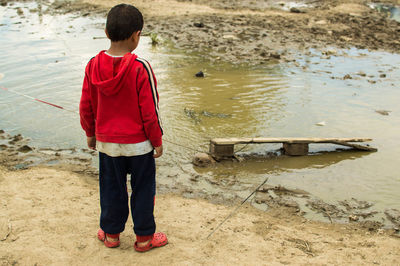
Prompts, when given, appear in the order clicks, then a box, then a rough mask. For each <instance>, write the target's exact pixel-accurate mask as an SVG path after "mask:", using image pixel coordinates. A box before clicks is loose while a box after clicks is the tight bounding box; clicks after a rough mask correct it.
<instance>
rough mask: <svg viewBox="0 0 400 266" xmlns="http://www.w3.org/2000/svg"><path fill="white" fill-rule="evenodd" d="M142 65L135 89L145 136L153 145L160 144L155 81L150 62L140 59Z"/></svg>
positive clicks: (157, 98) (161, 132)
mask: <svg viewBox="0 0 400 266" xmlns="http://www.w3.org/2000/svg"><path fill="white" fill-rule="evenodd" d="M140 62H141V63H142V66H143V67H141V68H140V70H139V71H138V77H137V89H138V96H139V108H140V115H141V117H142V122H143V125H144V130H145V133H146V136H147V137H148V138H149V140H150V142H151V144H152V145H153V147H159V146H161V145H162V135H163V129H162V122H161V118H160V110H159V107H158V101H159V97H158V92H157V81H156V78H155V76H154V73H153V70H152V69H151V66H150V64H149V63H148V62H147V61H145V60H140Z"/></svg>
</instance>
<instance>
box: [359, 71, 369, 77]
mask: <svg viewBox="0 0 400 266" xmlns="http://www.w3.org/2000/svg"><path fill="white" fill-rule="evenodd" d="M357 75H359V76H361V77H365V76H367V74H365V72H363V71H359V72H357Z"/></svg>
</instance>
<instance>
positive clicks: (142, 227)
mask: <svg viewBox="0 0 400 266" xmlns="http://www.w3.org/2000/svg"><path fill="white" fill-rule="evenodd" d="M129 171H130V173H131V187H132V195H131V211H132V220H133V224H134V226H133V230H134V232H135V234H136V235H139V236H148V235H152V234H154V232H155V230H156V224H155V221H154V215H153V212H154V196H155V193H156V166H155V161H154V158H153V152H150V153H148V154H144V155H140V156H132V157H129Z"/></svg>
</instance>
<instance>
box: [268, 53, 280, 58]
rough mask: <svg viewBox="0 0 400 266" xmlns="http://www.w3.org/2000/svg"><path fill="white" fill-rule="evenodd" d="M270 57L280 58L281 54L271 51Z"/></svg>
mask: <svg viewBox="0 0 400 266" xmlns="http://www.w3.org/2000/svg"><path fill="white" fill-rule="evenodd" d="M269 57H270V58H275V59H281V55H280V54H279V53H277V52H272V53H270V54H269Z"/></svg>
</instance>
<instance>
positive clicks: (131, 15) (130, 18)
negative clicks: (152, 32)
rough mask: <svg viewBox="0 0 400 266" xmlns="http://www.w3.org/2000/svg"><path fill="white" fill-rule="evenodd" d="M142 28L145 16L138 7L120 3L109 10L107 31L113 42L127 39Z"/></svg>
mask: <svg viewBox="0 0 400 266" xmlns="http://www.w3.org/2000/svg"><path fill="white" fill-rule="evenodd" d="M142 29H143V16H142V13H140V11H139V10H138V9H137V8H136V7H134V6H132V5H127V4H119V5H116V6H114V7H113V8H111V10H110V11H109V12H108V15H107V23H106V32H107V36H108V38H109V39H110V40H111V41H112V42H118V41H123V40H126V39H128V38H130V37H131V36H132V34H133V33H134V32H137V31H141V30H142Z"/></svg>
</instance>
